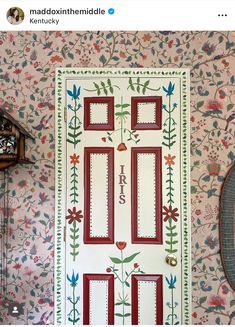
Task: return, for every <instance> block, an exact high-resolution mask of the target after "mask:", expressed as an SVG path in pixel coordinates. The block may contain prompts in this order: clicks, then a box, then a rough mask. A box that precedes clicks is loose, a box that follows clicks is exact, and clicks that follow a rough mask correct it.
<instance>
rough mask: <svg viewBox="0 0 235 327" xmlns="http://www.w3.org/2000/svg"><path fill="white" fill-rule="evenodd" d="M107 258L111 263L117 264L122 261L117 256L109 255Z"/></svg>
mask: <svg viewBox="0 0 235 327" xmlns="http://www.w3.org/2000/svg"><path fill="white" fill-rule="evenodd" d="M109 258H110V260H111V261H112V262H113V263H117V264H119V263H122V260H120V259H119V258H114V257H109ZM123 262H124V261H123Z"/></svg>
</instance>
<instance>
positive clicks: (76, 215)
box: [66, 207, 83, 261]
mask: <svg viewBox="0 0 235 327" xmlns="http://www.w3.org/2000/svg"><path fill="white" fill-rule="evenodd" d="M68 213H69V214H68V215H67V216H66V219H67V220H68V223H69V224H72V227H71V228H70V232H71V233H70V235H69V237H70V239H71V243H70V244H69V245H70V247H71V252H70V254H71V256H72V257H73V261H75V259H76V256H77V255H78V254H79V250H78V248H79V242H78V239H79V228H78V227H77V224H78V223H81V218H83V215H82V211H81V210H78V211H77V209H76V207H73V209H72V210H71V209H68Z"/></svg>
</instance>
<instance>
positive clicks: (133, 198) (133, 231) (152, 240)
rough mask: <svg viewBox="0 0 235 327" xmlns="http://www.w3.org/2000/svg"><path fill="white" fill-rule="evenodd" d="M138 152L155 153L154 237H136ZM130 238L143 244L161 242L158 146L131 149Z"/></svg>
mask: <svg viewBox="0 0 235 327" xmlns="http://www.w3.org/2000/svg"><path fill="white" fill-rule="evenodd" d="M138 153H154V154H155V155H156V162H155V171H156V183H155V194H156V203H157V204H158V205H156V208H155V217H156V221H155V225H156V237H154V238H150V237H138V236H137V235H138V234H137V230H138V216H137V209H138V193H137V178H138V171H137V154H138ZM131 238H132V243H143V244H147V243H148V244H149V243H150V244H162V149H161V148H160V147H141V148H132V149H131Z"/></svg>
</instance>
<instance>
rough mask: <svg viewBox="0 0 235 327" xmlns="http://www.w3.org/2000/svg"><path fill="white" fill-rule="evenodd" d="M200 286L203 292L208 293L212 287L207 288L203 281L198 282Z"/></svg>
mask: <svg viewBox="0 0 235 327" xmlns="http://www.w3.org/2000/svg"><path fill="white" fill-rule="evenodd" d="M200 286H201V289H202V290H203V291H204V292H210V291H211V290H212V287H211V286H208V285H207V284H206V282H205V281H204V280H202V281H201V282H200Z"/></svg>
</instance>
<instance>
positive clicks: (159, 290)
mask: <svg viewBox="0 0 235 327" xmlns="http://www.w3.org/2000/svg"><path fill="white" fill-rule="evenodd" d="M140 281H144V282H152V281H154V282H156V284H157V287H156V299H157V301H156V307H157V312H156V325H162V324H163V285H162V275H132V277H131V285H132V292H131V295H132V325H138V282H140ZM146 305H147V303H146ZM146 310H147V309H146Z"/></svg>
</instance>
